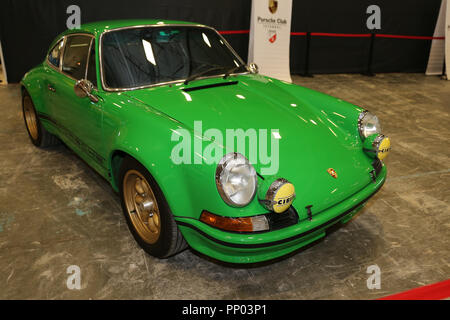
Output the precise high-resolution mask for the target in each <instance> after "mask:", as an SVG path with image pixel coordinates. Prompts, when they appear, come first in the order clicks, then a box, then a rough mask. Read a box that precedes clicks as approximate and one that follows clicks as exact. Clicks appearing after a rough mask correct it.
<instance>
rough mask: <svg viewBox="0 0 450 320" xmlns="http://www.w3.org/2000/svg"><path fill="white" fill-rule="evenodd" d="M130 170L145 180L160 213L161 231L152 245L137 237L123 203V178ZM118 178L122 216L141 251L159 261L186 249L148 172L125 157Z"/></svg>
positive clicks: (158, 189)
mask: <svg viewBox="0 0 450 320" xmlns="http://www.w3.org/2000/svg"><path fill="white" fill-rule="evenodd" d="M130 170H133V171H137V172H139V173H140V174H141V175H142V176H143V177H144V178H145V179H146V180H147V182H148V184H149V186H150V187H151V189H152V191H153V194H154V196H155V198H156V202H157V206H158V208H159V213H160V228H161V229H160V234H159V237H158V239H157V240H156V242H155V243H153V244H151V243H148V242H146V241H145V240H144V239H143V238H142V237H141V236H140V235H139V233H138V231H137V230H136V228H135V226H134V225H133V222H132V221H131V218H130V214H131V213H129V211H128V209H127V205H126V203H125V193H124V178H125V176H126V174H127V172H129V171H130ZM118 177H119V189H120V198H121V203H122V210H123V214H124V215H125V219H126V221H127V224H128V228H129V229H130V232H131V234H132V235H133V237H134V239H135V240H136V242H137V243H138V244H139V245H140V246H141V247H142V249H144V251H145V252H147V253H148V254H150V255H151V256H154V257H157V258H160V259H164V258H168V257H170V256H173V255H175V254H177V253H179V252H180V251H182V250H184V249H186V248H187V247H188V245H187V243H186V241H185V240H184V237H183V235H182V234H181V232H180V230H179V229H178V226H177V224H176V222H175V220H174V219H173V216H172V212H171V211H170V208H169V205H168V203H167V201H166V199H165V197H164V194H163V193H162V191H161V189H160V188H159V186H158V184H157V183H156V181H155V179H154V178H153V177H152V175H151V174H150V173H149V172H148V170H147V169H146V168H145V167H144V166H143V165H142V164H140V163H139V162H138V161H137V160H135V159H133V158H131V157H126V158H125V159H124V160H123V162H122V165H121V167H120V171H119V175H118Z"/></svg>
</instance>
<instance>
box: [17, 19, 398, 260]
mask: <svg viewBox="0 0 450 320" xmlns="http://www.w3.org/2000/svg"><path fill="white" fill-rule="evenodd" d="M21 85H22V105H23V115H24V120H25V125H26V128H27V131H28V134H29V137H30V139H31V141H32V143H33V144H34V145H36V146H38V147H46V146H50V145H52V144H55V143H58V142H60V141H63V142H64V143H65V144H66V145H67V146H69V147H70V148H71V149H73V150H74V151H75V152H76V153H77V154H78V155H79V156H80V157H81V158H82V159H84V160H85V161H86V162H87V163H88V164H89V165H90V166H91V167H93V168H94V169H95V170H96V171H97V172H98V173H99V174H100V175H102V176H103V177H104V178H105V179H107V180H108V181H109V182H110V183H111V185H112V188H113V189H114V190H115V191H116V192H118V193H119V195H120V197H121V202H122V208H123V212H124V215H125V218H126V221H127V223H128V226H129V229H130V231H131V233H132V235H133V236H134V238H135V239H136V241H137V242H138V243H139V245H140V246H141V247H142V248H143V249H144V250H145V251H146V252H148V253H149V254H150V255H152V256H155V257H158V258H166V257H169V256H172V255H174V254H176V253H178V252H180V251H181V250H183V249H184V248H186V247H187V246H188V245H189V246H190V247H192V248H193V249H195V250H197V251H199V252H201V253H203V254H205V255H207V256H211V257H213V258H215V259H218V260H222V261H227V262H233V263H250V262H258V261H263V260H269V259H273V258H276V257H279V256H282V255H285V254H287V253H289V252H292V251H294V250H296V249H298V248H300V247H302V246H305V245H306V244H309V243H311V242H313V241H315V240H316V239H319V238H321V237H323V236H324V235H325V232H326V229H327V228H328V227H330V226H332V225H334V224H336V223H344V222H346V221H348V220H349V219H350V218H351V217H352V216H353V215H355V213H356V212H358V210H360V209H361V208H362V207H363V206H364V204H365V203H366V202H367V201H368V199H369V198H370V197H371V196H372V195H373V194H374V193H375V192H376V191H378V190H379V189H380V188H381V186H382V185H383V183H384V181H385V179H386V167H385V165H384V163H383V159H384V158H385V157H386V155H387V154H388V152H389V149H390V141H389V138H388V137H386V136H384V135H382V134H381V129H380V124H379V121H378V118H377V117H376V116H375V115H373V114H372V113H370V112H368V111H367V110H364V109H363V108H360V107H358V106H354V105H352V104H350V103H347V102H344V101H342V100H340V99H337V98H333V97H330V96H327V95H325V94H322V93H319V92H316V91H313V90H310V89H307V88H304V87H301V86H298V85H294V84H291V83H288V82H285V81H281V80H277V79H274V78H270V77H267V76H263V75H261V74H259V73H258V68H257V66H256V65H255V64H249V65H246V64H245V63H244V62H243V61H242V59H241V58H240V57H239V56H238V55H237V54H236V52H235V51H234V50H233V49H232V48H231V47H230V45H229V44H228V43H227V41H226V40H225V39H224V38H223V37H222V36H221V35H220V34H219V33H218V32H217V31H215V30H214V29H212V28H210V27H207V26H203V25H198V24H193V23H187V22H179V21H156V20H126V21H108V22H97V23H89V24H85V25H82V26H81V28H79V29H76V30H68V31H66V32H64V33H62V34H61V35H60V36H58V37H57V38H56V39H55V40H54V41H53V43H52V44H51V46H50V48H49V51H48V53H47V56H46V58H45V60H44V61H43V62H42V63H41V64H40V65H38V66H37V67H35V68H33V69H32V70H30V71H29V72H28V73H27V74H25V76H24V78H23V79H22V81H21ZM199 124H200V125H199ZM229 130H234V132H235V133H236V132H237V133H240V134H241V137H239V136H238V135H235V136H234V137H232V139H233V140H234V139H235V138H236V139H240V142H241V143H235V144H233V143H231V144H229V143H228V141H227V143H226V144H225V142H224V141H223V137H227V138H228V135H227V134H228V132H229ZM186 133H187V134H188V135H189V134H191V140H189V141H188V140H186V141H184V142H183V141H182V140H183V139H188V138H187V137H186ZM253 133H254V134H253ZM242 134H243V138H242ZM256 134H257V135H258V137H257V139H258V140H257V141H255V140H254V139H253V138H254V137H255V136H256ZM219 136H221V137H219ZM177 137H178V138H177ZM181 137H183V139H181ZM269 138H270V139H269ZM268 140H270V141H271V142H270V143H266V144H265V143H264V141H266V142H267V141H268ZM180 141H181V142H180ZM242 142H243V143H242ZM245 142H248V143H245ZM272 142H273V143H272ZM180 144H182V145H181V147H183V146H184V147H186V148H184V149H183V148H180ZM230 146H231V147H230ZM189 147H191V148H189ZM256 147H257V148H258V149H260V150H259V151H257V152H256V153H255V150H256V149H255V148H256ZM181 149H183V150H181ZM262 149H263V151H264V152H262V153H261V152H260V151H261V150H262ZM174 150H175V151H174ZM211 150H214V152H212V151H211ZM255 154H257V156H256V158H255V157H254V155H255ZM259 154H265V155H266V156H267V155H270V157H269V158H267V157H258V155H259ZM174 155H175V156H174ZM176 155H178V158H177V156H176ZM252 155H253V156H252ZM180 159H181V160H180ZM269 162H272V163H271V164H269ZM268 166H271V169H270V170H269V169H268ZM355 240H356V239H355Z"/></svg>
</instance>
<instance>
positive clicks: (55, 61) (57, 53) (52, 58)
mask: <svg viewBox="0 0 450 320" xmlns="http://www.w3.org/2000/svg"><path fill="white" fill-rule="evenodd" d="M63 44H64V42H63V41H62V40H61V41H59V42H58V43H57V44H56V45H55V46H54V47H53V49H52V50H51V51H50V53H49V55H48V62H50V64H52V65H53V66H55V67H56V68H59V61H60V58H61V49H62V47H63Z"/></svg>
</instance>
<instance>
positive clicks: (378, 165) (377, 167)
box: [372, 158, 383, 176]
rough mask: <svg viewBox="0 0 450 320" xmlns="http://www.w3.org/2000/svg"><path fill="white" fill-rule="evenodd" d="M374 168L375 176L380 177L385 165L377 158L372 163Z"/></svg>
mask: <svg viewBox="0 0 450 320" xmlns="http://www.w3.org/2000/svg"><path fill="white" fill-rule="evenodd" d="M372 167H373V168H374V169H375V174H376V175H377V176H378V175H379V174H380V172H381V169H382V168H383V163H382V162H381V160H380V159H378V158H376V159H375V160H374V161H373V162H372Z"/></svg>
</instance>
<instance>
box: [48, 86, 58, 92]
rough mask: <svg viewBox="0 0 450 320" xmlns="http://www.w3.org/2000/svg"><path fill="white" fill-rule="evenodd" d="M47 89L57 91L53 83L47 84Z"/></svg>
mask: <svg viewBox="0 0 450 320" xmlns="http://www.w3.org/2000/svg"><path fill="white" fill-rule="evenodd" d="M47 89H48V90H50V91H51V92H56V89H55V88H54V87H53V86H52V85H51V84H49V85H47Z"/></svg>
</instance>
